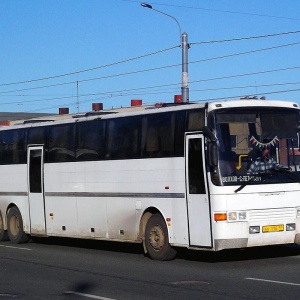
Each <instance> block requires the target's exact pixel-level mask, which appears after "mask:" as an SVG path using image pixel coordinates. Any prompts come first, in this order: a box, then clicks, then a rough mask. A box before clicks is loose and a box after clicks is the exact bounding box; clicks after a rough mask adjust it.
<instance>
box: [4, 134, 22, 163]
mask: <svg viewBox="0 0 300 300" xmlns="http://www.w3.org/2000/svg"><path fill="white" fill-rule="evenodd" d="M2 163H3V164H21V163H26V143H25V130H24V129H16V130H9V131H3V133H2Z"/></svg>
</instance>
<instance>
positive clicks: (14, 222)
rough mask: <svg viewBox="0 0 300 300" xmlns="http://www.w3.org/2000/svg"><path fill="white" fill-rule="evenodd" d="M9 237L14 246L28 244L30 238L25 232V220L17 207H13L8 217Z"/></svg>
mask: <svg viewBox="0 0 300 300" xmlns="http://www.w3.org/2000/svg"><path fill="white" fill-rule="evenodd" d="M7 232H8V237H9V239H10V240H11V242H13V243H14V244H22V243H26V242H28V240H29V236H28V235H27V234H26V233H25V232H24V230H23V219H22V216H21V213H20V211H19V209H18V208H17V207H12V208H11V209H10V210H9V212H8V215H7Z"/></svg>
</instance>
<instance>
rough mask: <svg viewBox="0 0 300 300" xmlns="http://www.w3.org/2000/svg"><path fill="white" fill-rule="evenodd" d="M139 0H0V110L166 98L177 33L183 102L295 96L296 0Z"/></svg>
mask: <svg viewBox="0 0 300 300" xmlns="http://www.w3.org/2000/svg"><path fill="white" fill-rule="evenodd" d="M141 3H142V2H141V1H133V0H47V1H46V0H1V1H0V37H1V41H0V111H2V112H4V111H6V112H38V113H58V110H59V108H61V107H68V108H69V111H70V113H78V112H87V111H91V110H92V103H103V106H104V108H105V109H109V108H118V107H128V106H130V101H131V100H132V99H141V100H142V101H143V104H154V103H157V102H173V101H174V95H180V94H181V81H182V74H181V73H182V47H181V39H180V37H181V34H183V33H186V34H187V39H188V43H189V46H190V47H189V50H188V86H189V100H190V102H197V103H201V102H203V103H204V102H210V101H215V100H216V101H219V100H228V99H239V98H240V97H245V96H250V97H253V96H257V97H258V98H260V97H262V96H265V97H266V99H270V100H271V99H272V100H286V101H293V102H297V103H298V104H300V60H299V57H300V56H299V53H300V15H299V12H300V1H299V0H285V1H282V0H251V1H245V0H223V1H222V0H201V1H200V0H189V1H186V0H156V1H153V2H152V1H150V2H147V3H149V4H150V5H152V7H153V9H155V10H153V9H149V8H145V7H142V6H141ZM157 10H159V11H161V12H162V13H160V12H158V11H157ZM163 13H164V14H163ZM166 14H167V15H166ZM168 15H169V16H168ZM176 21H177V22H176ZM250 101H251V100H250Z"/></svg>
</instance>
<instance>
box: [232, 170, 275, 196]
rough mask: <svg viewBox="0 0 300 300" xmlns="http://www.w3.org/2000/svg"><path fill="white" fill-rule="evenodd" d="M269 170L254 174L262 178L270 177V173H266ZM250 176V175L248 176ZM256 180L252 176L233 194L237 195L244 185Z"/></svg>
mask: <svg viewBox="0 0 300 300" xmlns="http://www.w3.org/2000/svg"><path fill="white" fill-rule="evenodd" d="M268 171H269V170H267V171H264V172H259V173H258V174H255V175H260V176H262V177H264V176H270V175H272V174H271V173H270V172H268ZM250 176H251V175H250ZM256 178H257V176H253V175H252V177H251V178H250V179H249V180H248V181H245V182H244V183H243V184H242V185H241V186H240V187H238V188H237V189H236V190H235V191H234V192H235V193H238V192H239V191H241V190H242V189H243V188H244V187H245V186H246V185H248V183H250V182H252V181H254V180H255V179H256Z"/></svg>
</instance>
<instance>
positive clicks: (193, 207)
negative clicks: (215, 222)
mask: <svg viewBox="0 0 300 300" xmlns="http://www.w3.org/2000/svg"><path fill="white" fill-rule="evenodd" d="M185 147H186V161H185V166H186V187H187V213H188V225H189V243H190V246H196V247H197V246H198V247H208V248H210V247H212V235H211V219H210V204H209V197H208V191H207V179H206V175H205V174H206V173H205V156H204V136H203V135H202V134H193V135H187V136H186V146H185Z"/></svg>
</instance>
